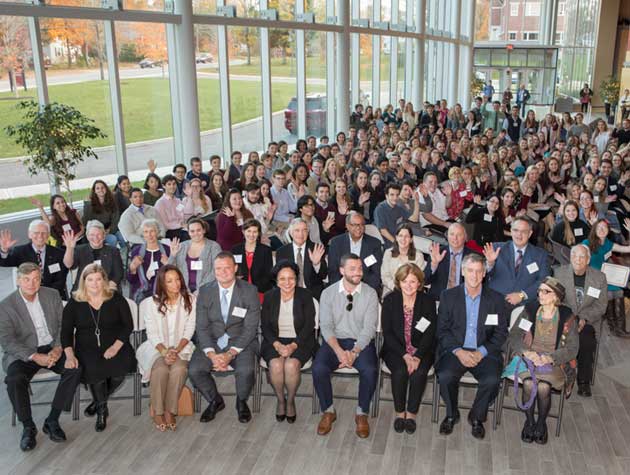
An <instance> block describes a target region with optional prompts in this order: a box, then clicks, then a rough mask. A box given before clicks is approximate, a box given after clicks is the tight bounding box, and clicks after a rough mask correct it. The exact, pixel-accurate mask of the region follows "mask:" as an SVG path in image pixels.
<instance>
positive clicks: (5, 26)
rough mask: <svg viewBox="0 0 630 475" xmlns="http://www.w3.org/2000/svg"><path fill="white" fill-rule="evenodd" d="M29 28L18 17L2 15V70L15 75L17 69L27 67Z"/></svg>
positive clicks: (0, 19)
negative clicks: (26, 46)
mask: <svg viewBox="0 0 630 475" xmlns="http://www.w3.org/2000/svg"><path fill="white" fill-rule="evenodd" d="M27 38H28V29H27V27H26V23H25V22H24V21H21V20H20V19H18V18H14V17H10V16H0V70H4V71H6V72H7V73H9V74H10V75H12V76H13V77H15V73H16V71H17V70H18V69H19V68H20V66H22V67H26V62H27V61H28V55H29V54H32V53H31V52H30V50H25V48H24V47H25V45H26V44H28V40H27ZM14 91H15V97H18V96H19V92H18V87H17V85H16V87H15V88H14Z"/></svg>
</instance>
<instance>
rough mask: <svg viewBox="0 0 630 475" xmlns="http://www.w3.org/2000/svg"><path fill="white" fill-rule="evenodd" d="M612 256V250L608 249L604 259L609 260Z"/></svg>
mask: <svg viewBox="0 0 630 475" xmlns="http://www.w3.org/2000/svg"><path fill="white" fill-rule="evenodd" d="M611 256H612V251H608V252H607V253H606V254H604V260H605V261H607V260H608V259H610V257H611Z"/></svg>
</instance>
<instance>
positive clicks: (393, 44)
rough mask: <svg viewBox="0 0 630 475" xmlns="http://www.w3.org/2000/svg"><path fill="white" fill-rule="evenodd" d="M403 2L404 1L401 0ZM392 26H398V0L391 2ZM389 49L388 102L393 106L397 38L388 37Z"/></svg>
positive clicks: (396, 72)
mask: <svg viewBox="0 0 630 475" xmlns="http://www.w3.org/2000/svg"><path fill="white" fill-rule="evenodd" d="M403 1H404V0H403ZM392 24H393V25H396V24H398V0H392ZM390 38H391V39H390V43H389V44H390V47H389V56H390V59H389V102H390V103H391V104H395V103H396V102H397V101H398V97H396V94H397V86H398V38H397V37H395V36H390Z"/></svg>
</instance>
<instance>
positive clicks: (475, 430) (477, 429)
mask: <svg viewBox="0 0 630 475" xmlns="http://www.w3.org/2000/svg"><path fill="white" fill-rule="evenodd" d="M468 422H469V423H470V425H471V426H472V431H471V434H472V435H473V437H474V438H475V439H483V438H484V437H485V436H486V429H484V427H483V422H481V421H479V420H477V419H473V418H472V417H471V416H470V413H468Z"/></svg>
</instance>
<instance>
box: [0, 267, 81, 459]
mask: <svg viewBox="0 0 630 475" xmlns="http://www.w3.org/2000/svg"><path fill="white" fill-rule="evenodd" d="M41 279H42V276H41V270H40V268H39V266H38V265H37V264H34V263H32V262H26V263H24V264H21V265H20V266H19V267H18V278H17V285H18V290H16V291H15V292H13V293H12V294H10V295H9V296H8V297H6V298H5V299H4V300H3V301H2V302H0V346H2V350H3V355H2V368H3V369H4V371H5V374H6V377H5V379H4V382H5V383H6V385H7V392H8V393H9V399H10V400H11V404H12V405H13V409H14V410H15V412H16V414H17V417H18V420H19V421H20V422H21V423H22V424H23V425H24V431H23V432H22V439H21V441H20V448H21V449H22V450H24V451H28V450H32V449H34V448H35V446H36V445H37V441H36V436H37V427H36V426H35V423H34V422H33V418H32V415H31V402H30V397H29V382H30V381H31V379H32V378H33V376H35V374H36V373H37V372H38V371H39V370H40V369H43V368H47V369H49V370H51V371H54V372H55V373H57V374H60V375H61V380H60V381H59V384H58V385H57V390H56V391H55V397H54V399H53V402H52V407H51V409H50V414H49V415H48V417H47V418H46V421H45V422H44V427H43V430H44V433H45V434H48V436H49V437H50V439H51V440H52V441H53V442H62V441H64V440H66V435H65V433H64V432H63V430H62V429H61V427H60V425H59V416H60V415H61V411H62V410H64V409H65V410H70V407H71V406H72V398H73V395H74V392H75V390H76V388H77V386H78V385H79V379H80V377H81V371H80V369H79V368H71V367H67V365H66V358H65V355H64V353H63V350H62V348H61V343H60V340H59V334H60V330H61V315H62V311H63V305H62V302H61V297H60V296H59V292H57V291H56V290H54V289H49V288H47V287H41Z"/></svg>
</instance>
